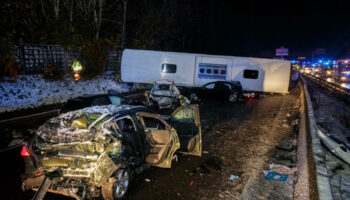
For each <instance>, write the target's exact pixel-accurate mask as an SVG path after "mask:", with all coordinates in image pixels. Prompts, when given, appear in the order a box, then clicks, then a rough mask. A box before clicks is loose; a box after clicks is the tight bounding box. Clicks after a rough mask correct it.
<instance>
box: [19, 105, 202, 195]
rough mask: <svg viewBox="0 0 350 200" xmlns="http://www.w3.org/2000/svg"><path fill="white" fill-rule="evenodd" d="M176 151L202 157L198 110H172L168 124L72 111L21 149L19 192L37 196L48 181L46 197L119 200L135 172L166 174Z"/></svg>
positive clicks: (126, 110) (98, 109)
mask: <svg viewBox="0 0 350 200" xmlns="http://www.w3.org/2000/svg"><path fill="white" fill-rule="evenodd" d="M176 151H179V152H184V153H186V154H191V155H196V156H201V154H202V140H201V125H200V119H199V110H198V106H197V105H188V106H182V107H179V108H177V109H176V110H175V111H174V112H173V114H172V115H171V116H170V118H169V119H168V120H167V121H164V120H163V119H161V118H160V117H159V115H157V114H154V113H152V112H150V111H148V110H147V109H146V108H145V107H142V106H130V105H121V106H115V105H108V106H95V107H90V108H85V109H82V110H77V111H72V112H68V113H64V114H62V115H60V116H58V117H55V118H52V119H50V120H48V121H47V122H45V123H44V124H43V125H42V126H40V127H39V129H38V130H37V132H36V134H35V139H34V140H33V141H32V142H31V143H28V144H27V146H23V148H22V152H21V155H22V156H23V157H24V159H25V164H26V173H25V175H24V177H25V179H24V181H23V185H22V187H23V189H24V190H34V191H37V190H39V188H40V185H41V184H42V182H43V181H44V180H46V179H47V178H45V177H48V176H49V177H51V180H52V184H50V186H49V187H48V190H47V191H48V192H53V193H56V194H62V195H66V196H71V197H73V198H76V199H84V198H95V197H99V196H101V195H102V196H103V198H104V199H119V198H122V197H123V196H124V195H125V193H126V191H127V189H128V186H129V181H130V180H131V176H132V175H133V174H136V173H135V172H137V171H139V169H140V166H145V165H146V166H149V165H151V166H156V167H161V168H170V167H171V162H172V159H173V156H174V153H175V152H176ZM43 185H44V184H43Z"/></svg>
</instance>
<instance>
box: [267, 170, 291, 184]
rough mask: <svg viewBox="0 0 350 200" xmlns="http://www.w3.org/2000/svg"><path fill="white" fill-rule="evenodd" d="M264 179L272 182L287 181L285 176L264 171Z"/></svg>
mask: <svg viewBox="0 0 350 200" xmlns="http://www.w3.org/2000/svg"><path fill="white" fill-rule="evenodd" d="M264 174H265V178H267V179H269V180H272V181H281V182H284V181H286V180H287V178H288V175H287V174H280V173H276V172H273V171H264Z"/></svg>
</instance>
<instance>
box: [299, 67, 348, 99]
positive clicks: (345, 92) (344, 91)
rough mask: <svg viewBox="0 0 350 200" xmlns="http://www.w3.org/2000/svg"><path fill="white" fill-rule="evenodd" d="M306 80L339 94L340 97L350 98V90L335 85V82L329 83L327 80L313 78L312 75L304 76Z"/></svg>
mask: <svg viewBox="0 0 350 200" xmlns="http://www.w3.org/2000/svg"><path fill="white" fill-rule="evenodd" d="M302 75H303V76H304V77H305V78H307V79H309V80H311V81H313V82H314V83H316V84H318V85H320V86H321V87H323V88H325V89H327V90H331V91H332V92H334V93H336V94H338V95H342V96H346V97H347V98H350V89H348V88H345V87H342V86H340V85H339V84H337V83H333V82H329V81H327V80H324V79H322V78H319V77H316V76H313V75H311V74H305V73H304V74H302Z"/></svg>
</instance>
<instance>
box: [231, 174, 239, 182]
mask: <svg viewBox="0 0 350 200" xmlns="http://www.w3.org/2000/svg"><path fill="white" fill-rule="evenodd" d="M237 178H239V177H238V176H235V175H233V174H231V176H230V178H229V179H230V180H231V181H233V180H235V179H237Z"/></svg>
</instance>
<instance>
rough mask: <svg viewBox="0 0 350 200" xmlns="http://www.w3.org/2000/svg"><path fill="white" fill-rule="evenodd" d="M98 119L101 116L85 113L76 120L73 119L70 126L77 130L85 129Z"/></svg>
mask: <svg viewBox="0 0 350 200" xmlns="http://www.w3.org/2000/svg"><path fill="white" fill-rule="evenodd" d="M99 117H101V114H96V113H86V114H83V115H82V116H80V117H78V118H75V119H73V120H72V123H71V124H72V126H74V127H76V128H79V129H87V128H89V126H90V125H91V124H92V123H93V122H94V121H96V120H97V119H98V118H99Z"/></svg>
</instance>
